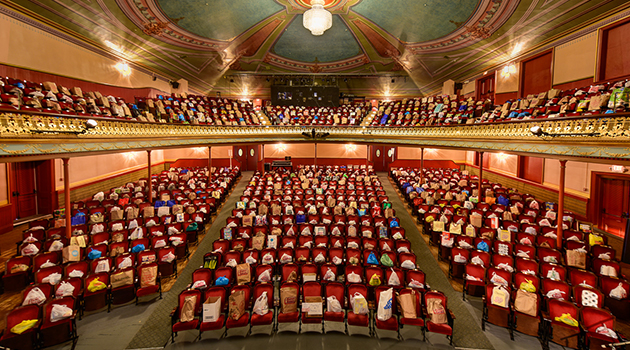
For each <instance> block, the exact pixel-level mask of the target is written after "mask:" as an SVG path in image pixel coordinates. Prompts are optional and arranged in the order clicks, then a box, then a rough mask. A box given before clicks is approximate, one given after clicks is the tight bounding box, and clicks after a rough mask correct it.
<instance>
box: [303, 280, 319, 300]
mask: <svg viewBox="0 0 630 350" xmlns="http://www.w3.org/2000/svg"><path fill="white" fill-rule="evenodd" d="M302 295H303V296H304V297H318V296H322V285H321V284H320V283H319V282H316V281H309V282H304V284H303V285H302Z"/></svg>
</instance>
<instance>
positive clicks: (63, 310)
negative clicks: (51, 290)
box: [50, 304, 72, 322]
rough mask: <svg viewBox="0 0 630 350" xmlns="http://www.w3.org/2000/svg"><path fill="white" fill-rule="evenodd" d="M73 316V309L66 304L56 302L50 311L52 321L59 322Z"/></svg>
mask: <svg viewBox="0 0 630 350" xmlns="http://www.w3.org/2000/svg"><path fill="white" fill-rule="evenodd" d="M70 316H72V309H71V308H69V307H67V306H65V305H59V304H55V305H53V307H52V310H51V311H50V322H57V321H61V320H63V319H66V318H68V317H70Z"/></svg>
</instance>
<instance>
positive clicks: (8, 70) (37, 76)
mask: <svg viewBox="0 0 630 350" xmlns="http://www.w3.org/2000/svg"><path fill="white" fill-rule="evenodd" d="M0 76H3V77H9V78H14V79H19V80H28V81H32V82H34V83H43V82H45V81H52V82H54V83H56V84H57V85H60V86H65V87H67V88H68V89H70V88H72V87H80V88H81V90H83V92H84V93H85V92H88V91H99V92H100V93H101V94H103V96H109V95H112V96H114V97H122V98H123V99H124V100H125V102H133V101H134V97H135V96H139V97H147V96H151V97H153V96H155V95H160V94H164V92H162V91H159V90H156V89H153V88H139V89H132V88H124V87H117V86H111V85H105V84H98V83H92V82H89V81H85V80H80V79H73V78H68V77H64V76H61V75H55V74H49V73H42V72H38V71H33V70H29V69H23V68H18V67H11V66H7V65H4V64H0Z"/></svg>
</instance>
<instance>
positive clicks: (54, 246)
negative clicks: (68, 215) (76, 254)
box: [48, 241, 63, 252]
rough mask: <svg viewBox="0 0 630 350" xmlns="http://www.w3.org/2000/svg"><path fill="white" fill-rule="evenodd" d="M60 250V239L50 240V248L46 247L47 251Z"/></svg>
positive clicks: (61, 248) (61, 247) (61, 245)
mask: <svg viewBox="0 0 630 350" xmlns="http://www.w3.org/2000/svg"><path fill="white" fill-rule="evenodd" d="M60 250H63V243H61V241H54V242H52V244H51V245H50V248H48V251H49V252H58V251H60Z"/></svg>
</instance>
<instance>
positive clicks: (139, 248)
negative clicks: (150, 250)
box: [131, 244, 144, 253]
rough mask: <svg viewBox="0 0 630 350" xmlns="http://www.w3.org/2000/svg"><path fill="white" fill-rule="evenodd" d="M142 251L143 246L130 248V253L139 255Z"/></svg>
mask: <svg viewBox="0 0 630 350" xmlns="http://www.w3.org/2000/svg"><path fill="white" fill-rule="evenodd" d="M143 250H144V244H138V245H136V246H134V247H133V248H131V252H132V253H140V252H141V251H143Z"/></svg>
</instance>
